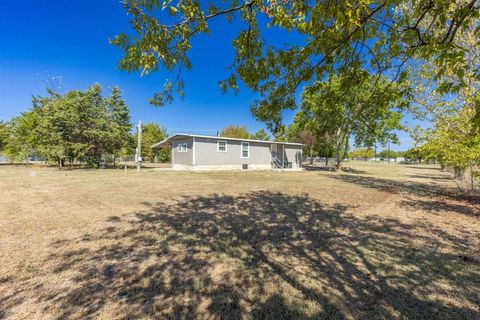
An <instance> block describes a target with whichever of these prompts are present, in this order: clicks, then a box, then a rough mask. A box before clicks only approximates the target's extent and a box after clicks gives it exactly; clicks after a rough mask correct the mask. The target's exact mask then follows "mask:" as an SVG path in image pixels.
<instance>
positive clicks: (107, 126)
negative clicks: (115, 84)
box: [7, 84, 130, 166]
mask: <svg viewBox="0 0 480 320" xmlns="http://www.w3.org/2000/svg"><path fill="white" fill-rule="evenodd" d="M128 121H129V115H128V108H127V107H126V105H125V103H124V102H123V100H122V98H121V96H120V92H119V90H117V89H113V90H112V95H111V96H110V97H109V98H105V97H103V96H102V92H101V87H100V85H98V84H95V85H93V86H91V87H90V88H88V89H87V90H86V91H84V92H82V91H78V90H75V91H70V92H67V93H66V94H64V95H60V94H57V93H55V92H52V91H49V93H48V95H46V96H44V97H34V98H33V106H32V108H31V109H30V110H29V111H28V112H25V113H23V114H21V115H20V116H18V117H16V118H14V119H13V120H12V121H11V123H10V135H9V136H10V137H9V141H8V147H7V151H8V152H9V154H10V155H12V156H13V157H17V158H24V157H26V156H27V155H29V154H31V153H32V152H35V153H38V154H40V155H42V156H44V157H45V158H46V159H48V160H50V161H55V162H57V163H58V164H59V166H63V164H64V162H65V161H67V160H69V161H73V160H78V161H85V162H87V163H88V164H89V165H92V166H99V165H100V162H101V161H102V157H103V156H104V155H106V154H109V155H112V154H113V155H114V154H116V153H118V152H119V151H120V149H121V148H122V147H123V146H124V145H125V144H126V143H127V142H128V139H127V135H126V134H127V133H128V131H129V130H130V124H129V123H128Z"/></svg>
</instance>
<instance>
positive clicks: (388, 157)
mask: <svg viewBox="0 0 480 320" xmlns="http://www.w3.org/2000/svg"><path fill="white" fill-rule="evenodd" d="M387 152H388V155H387V159H388V164H390V137H388V151H387Z"/></svg>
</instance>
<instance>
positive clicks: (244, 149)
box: [242, 142, 250, 158]
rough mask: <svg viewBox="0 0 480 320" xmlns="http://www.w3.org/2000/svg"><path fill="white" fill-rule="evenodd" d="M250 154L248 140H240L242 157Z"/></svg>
mask: <svg viewBox="0 0 480 320" xmlns="http://www.w3.org/2000/svg"><path fill="white" fill-rule="evenodd" d="M249 156H250V145H249V143H248V142H242V158H248V157H249Z"/></svg>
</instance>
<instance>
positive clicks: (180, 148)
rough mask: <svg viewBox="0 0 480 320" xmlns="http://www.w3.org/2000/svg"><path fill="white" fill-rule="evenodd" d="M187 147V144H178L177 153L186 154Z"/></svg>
mask: <svg viewBox="0 0 480 320" xmlns="http://www.w3.org/2000/svg"><path fill="white" fill-rule="evenodd" d="M187 148H188V145H187V143H179V144H177V152H188V149H187Z"/></svg>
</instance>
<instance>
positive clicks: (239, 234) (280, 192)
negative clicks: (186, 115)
mask: <svg viewBox="0 0 480 320" xmlns="http://www.w3.org/2000/svg"><path fill="white" fill-rule="evenodd" d="M349 166H352V167H353V169H354V170H353V171H352V172H350V173H344V172H342V173H334V172H322V171H315V170H312V171H304V172H274V171H265V172H203V173H195V172H168V171H161V170H144V171H143V172H141V173H139V174H138V173H136V172H134V171H133V170H131V171H128V172H126V173H125V172H123V171H122V170H58V169H54V168H40V167H29V166H25V167H13V166H0V318H2V317H4V318H11V319H63V318H77V319H85V318H96V319H116V318H118V319H125V318H127V319H138V318H146V319H150V318H151V319H171V318H175V319H242V318H245V319H433V318H435V319H480V309H479V305H480V205H479V203H478V202H476V200H472V199H465V198H463V197H458V196H457V195H456V190H455V185H454V184H453V182H451V180H450V179H449V178H448V177H449V176H448V174H446V173H442V172H441V171H440V170H439V169H435V168H427V167H413V166H412V167H404V166H399V165H393V164H392V165H378V164H377V165H371V164H360V163H359V164H349Z"/></svg>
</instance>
